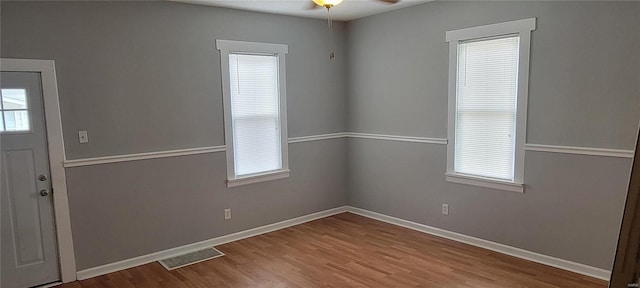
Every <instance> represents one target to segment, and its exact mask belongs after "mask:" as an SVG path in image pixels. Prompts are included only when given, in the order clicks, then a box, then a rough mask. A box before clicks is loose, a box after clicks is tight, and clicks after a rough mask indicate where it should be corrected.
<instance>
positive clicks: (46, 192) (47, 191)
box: [40, 189, 49, 197]
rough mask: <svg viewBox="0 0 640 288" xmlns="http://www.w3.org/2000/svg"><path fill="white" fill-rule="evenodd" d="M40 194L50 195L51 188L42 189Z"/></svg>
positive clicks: (43, 195)
mask: <svg viewBox="0 0 640 288" xmlns="http://www.w3.org/2000/svg"><path fill="white" fill-rule="evenodd" d="M40 196H42V197H47V196H49V190H47V189H42V190H40Z"/></svg>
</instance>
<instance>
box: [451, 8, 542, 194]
mask: <svg viewBox="0 0 640 288" xmlns="http://www.w3.org/2000/svg"><path fill="white" fill-rule="evenodd" d="M535 27H536V19H535V18H529V19H523V20H517V21H510V22H503V23H498V24H491V25H484V26H478V27H472V28H465V29H459V30H453V31H448V32H447V33H446V41H447V42H448V43H449V87H448V90H449V93H448V97H449V101H448V102H449V104H448V128H447V134H448V144H447V171H446V180H447V181H450V182H455V183H461V184H468V185H476V186H481V187H486V188H492V189H501V190H508V191H514V192H524V156H525V141H526V127H527V123H526V121H527V98H528V91H529V85H528V84H529V54H530V43H531V31H533V30H535ZM467 70H468V71H467ZM467 81H468V82H467Z"/></svg>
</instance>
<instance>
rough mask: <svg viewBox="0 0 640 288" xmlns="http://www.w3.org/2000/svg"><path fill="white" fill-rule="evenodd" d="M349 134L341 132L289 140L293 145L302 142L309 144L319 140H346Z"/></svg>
mask: <svg viewBox="0 0 640 288" xmlns="http://www.w3.org/2000/svg"><path fill="white" fill-rule="evenodd" d="M347 135H348V133H347V132H339V133H330V134H319V135H310V136H301V137H291V138H289V144H291V143H301V142H309V141H318V140H327V139H336V138H345V137H347Z"/></svg>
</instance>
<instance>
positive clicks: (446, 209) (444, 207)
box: [442, 204, 449, 215]
mask: <svg viewBox="0 0 640 288" xmlns="http://www.w3.org/2000/svg"><path fill="white" fill-rule="evenodd" d="M442 215H449V204H442Z"/></svg>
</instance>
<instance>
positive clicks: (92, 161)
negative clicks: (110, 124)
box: [64, 145, 225, 168]
mask: <svg viewBox="0 0 640 288" xmlns="http://www.w3.org/2000/svg"><path fill="white" fill-rule="evenodd" d="M222 151H225V147H224V145H223V146H211V147H201V148H188V149H177V150H167V151H157V152H145V153H136V154H125V155H115V156H104V157H95V158H84V159H74V160H67V161H64V167H65V168H69V167H78V166H89V165H97V164H106V163H116V162H127V161H136V160H145V159H155V158H166V157H176V156H187V155H196V154H204V153H214V152H222Z"/></svg>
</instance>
